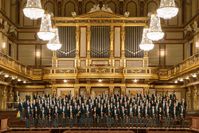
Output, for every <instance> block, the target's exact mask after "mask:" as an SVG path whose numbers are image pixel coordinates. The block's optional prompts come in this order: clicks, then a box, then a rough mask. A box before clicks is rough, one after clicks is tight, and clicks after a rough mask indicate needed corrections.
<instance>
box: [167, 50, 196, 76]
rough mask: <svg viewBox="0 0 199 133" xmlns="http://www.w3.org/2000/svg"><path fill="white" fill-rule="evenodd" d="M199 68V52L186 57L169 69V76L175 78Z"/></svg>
mask: <svg viewBox="0 0 199 133" xmlns="http://www.w3.org/2000/svg"><path fill="white" fill-rule="evenodd" d="M197 68H199V53H196V54H195V55H193V56H191V57H189V58H187V59H185V60H184V61H183V62H182V63H180V64H178V65H176V66H174V67H172V68H171V69H170V70H168V78H169V79H171V78H175V77H177V76H181V75H183V74H186V73H188V72H191V71H194V70H196V69H197Z"/></svg>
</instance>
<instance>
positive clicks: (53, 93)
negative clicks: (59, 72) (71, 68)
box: [51, 80, 57, 95]
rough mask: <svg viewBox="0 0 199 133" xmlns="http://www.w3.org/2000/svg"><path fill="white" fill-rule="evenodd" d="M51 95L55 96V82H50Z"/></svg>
mask: <svg viewBox="0 0 199 133" xmlns="http://www.w3.org/2000/svg"><path fill="white" fill-rule="evenodd" d="M51 84H52V85H51V95H57V87H56V86H55V84H56V80H51Z"/></svg>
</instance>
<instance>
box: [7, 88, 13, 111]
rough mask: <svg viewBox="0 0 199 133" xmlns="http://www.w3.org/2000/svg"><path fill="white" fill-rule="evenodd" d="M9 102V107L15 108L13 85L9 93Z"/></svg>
mask: <svg viewBox="0 0 199 133" xmlns="http://www.w3.org/2000/svg"><path fill="white" fill-rule="evenodd" d="M8 97H9V98H8V102H9V107H10V108H13V107H14V106H13V105H14V104H13V102H14V92H13V88H12V87H9V95H8Z"/></svg>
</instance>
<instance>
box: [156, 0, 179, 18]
mask: <svg viewBox="0 0 199 133" xmlns="http://www.w3.org/2000/svg"><path fill="white" fill-rule="evenodd" d="M178 11H179V9H178V8H177V7H176V5H175V0H161V2H160V7H159V8H158V9H157V14H158V16H159V17H161V18H164V19H171V18H173V17H175V16H176V15H177V14H178Z"/></svg>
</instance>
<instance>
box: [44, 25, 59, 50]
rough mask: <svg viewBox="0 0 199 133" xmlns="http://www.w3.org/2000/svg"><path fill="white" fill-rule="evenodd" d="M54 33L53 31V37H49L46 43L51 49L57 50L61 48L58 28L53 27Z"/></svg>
mask: <svg viewBox="0 0 199 133" xmlns="http://www.w3.org/2000/svg"><path fill="white" fill-rule="evenodd" d="M53 31H54V33H55V37H54V38H53V39H51V40H50V41H49V42H48V43H47V48H48V49H50V50H52V51H57V50H59V49H60V48H61V46H62V44H61V43H60V41H59V33H58V29H57V28H54V29H53Z"/></svg>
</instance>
